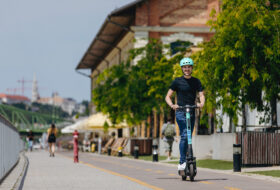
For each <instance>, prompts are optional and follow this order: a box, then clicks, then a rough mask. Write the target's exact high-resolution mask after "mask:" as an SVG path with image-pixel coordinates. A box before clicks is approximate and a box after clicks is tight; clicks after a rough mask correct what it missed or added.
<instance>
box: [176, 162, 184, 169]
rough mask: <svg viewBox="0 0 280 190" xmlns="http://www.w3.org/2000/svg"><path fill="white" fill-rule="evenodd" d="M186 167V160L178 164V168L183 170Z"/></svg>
mask: <svg viewBox="0 0 280 190" xmlns="http://www.w3.org/2000/svg"><path fill="white" fill-rule="evenodd" d="M185 168H186V162H184V163H183V164H178V170H185Z"/></svg>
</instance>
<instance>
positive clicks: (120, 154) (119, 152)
mask: <svg viewBox="0 0 280 190" xmlns="http://www.w3.org/2000/svg"><path fill="white" fill-rule="evenodd" d="M118 157H122V147H121V146H120V147H118Z"/></svg>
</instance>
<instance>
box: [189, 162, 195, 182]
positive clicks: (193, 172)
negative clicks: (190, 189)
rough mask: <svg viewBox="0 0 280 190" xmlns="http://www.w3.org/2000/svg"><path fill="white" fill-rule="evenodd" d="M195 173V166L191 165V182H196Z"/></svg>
mask: <svg viewBox="0 0 280 190" xmlns="http://www.w3.org/2000/svg"><path fill="white" fill-rule="evenodd" d="M194 176H195V171H194V165H193V164H190V180H191V181H194Z"/></svg>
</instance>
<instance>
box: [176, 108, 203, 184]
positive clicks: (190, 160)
mask: <svg viewBox="0 0 280 190" xmlns="http://www.w3.org/2000/svg"><path fill="white" fill-rule="evenodd" d="M194 108H198V107H197V106H196V105H193V106H191V105H185V106H179V109H185V110H186V127H187V137H188V151H187V154H186V168H185V170H179V171H178V173H179V175H180V176H182V180H184V181H185V180H186V179H187V176H189V178H190V180H191V181H194V177H195V176H196V173H197V169H196V158H195V157H194V156H193V149H192V131H191V115H190V109H194Z"/></svg>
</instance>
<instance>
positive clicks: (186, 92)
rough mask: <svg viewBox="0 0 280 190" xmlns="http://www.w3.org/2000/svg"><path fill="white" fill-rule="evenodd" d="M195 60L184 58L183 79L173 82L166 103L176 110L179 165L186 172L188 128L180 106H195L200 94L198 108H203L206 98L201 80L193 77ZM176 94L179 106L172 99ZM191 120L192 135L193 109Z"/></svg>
mask: <svg viewBox="0 0 280 190" xmlns="http://www.w3.org/2000/svg"><path fill="white" fill-rule="evenodd" d="M193 65H194V63H193V60H192V59H191V58H183V59H181V61H180V66H181V69H182V72H183V76H182V77H178V78H175V80H174V81H173V82H172V84H171V86H170V88H169V90H168V92H167V95H166V97H165V101H166V103H167V104H168V105H169V106H170V107H171V108H172V109H174V110H176V121H177V124H178V126H179V129H180V137H181V140H180V144H179V149H180V163H179V165H178V170H185V168H186V153H187V147H188V146H187V142H188V138H187V128H186V115H185V112H184V111H183V110H181V109H178V108H179V106H185V105H195V99H196V95H197V93H198V96H199V100H200V103H197V107H199V108H202V107H203V105H204V102H205V97H204V93H203V87H202V85H201V82H200V80H199V79H197V78H195V77H192V70H193ZM174 91H175V92H176V95H177V104H173V102H172V100H171V97H172V94H173V93H174ZM190 115H191V116H190V119H191V133H192V132H193V128H194V121H195V111H194V109H192V110H191V111H190Z"/></svg>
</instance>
